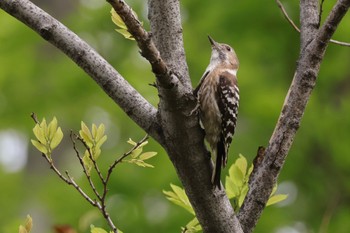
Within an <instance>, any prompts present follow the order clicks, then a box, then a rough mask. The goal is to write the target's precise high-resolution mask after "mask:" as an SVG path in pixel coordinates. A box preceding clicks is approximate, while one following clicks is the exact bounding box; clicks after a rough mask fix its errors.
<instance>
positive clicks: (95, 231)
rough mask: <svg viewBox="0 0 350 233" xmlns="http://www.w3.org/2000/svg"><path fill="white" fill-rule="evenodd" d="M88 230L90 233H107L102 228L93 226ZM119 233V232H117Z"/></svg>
mask: <svg viewBox="0 0 350 233" xmlns="http://www.w3.org/2000/svg"><path fill="white" fill-rule="evenodd" d="M90 228H91V229H90V230H91V233H108V232H107V231H105V230H104V229H102V228H99V227H95V226H94V225H91V226H90ZM118 232H119V231H118Z"/></svg>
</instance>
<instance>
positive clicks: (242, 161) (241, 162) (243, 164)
mask: <svg viewBox="0 0 350 233" xmlns="http://www.w3.org/2000/svg"><path fill="white" fill-rule="evenodd" d="M235 165H236V166H237V167H238V168H239V170H240V171H241V172H242V174H243V175H245V174H246V173H247V159H246V158H245V157H244V156H243V155H241V154H240V155H239V158H238V159H237V160H236V162H235Z"/></svg>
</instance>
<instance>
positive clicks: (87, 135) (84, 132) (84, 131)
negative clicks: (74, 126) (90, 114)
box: [79, 121, 93, 148]
mask: <svg viewBox="0 0 350 233" xmlns="http://www.w3.org/2000/svg"><path fill="white" fill-rule="evenodd" d="M79 134H80V137H82V138H83V139H84V141H85V143H86V144H87V145H88V147H90V148H91V147H92V145H93V139H92V135H91V132H90V130H89V128H88V127H87V126H86V124H85V123H84V122H83V121H82V122H81V130H79Z"/></svg>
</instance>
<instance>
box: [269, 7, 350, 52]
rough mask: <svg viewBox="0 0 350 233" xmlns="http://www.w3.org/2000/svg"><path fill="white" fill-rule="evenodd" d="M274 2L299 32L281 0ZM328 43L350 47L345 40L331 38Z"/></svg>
mask: <svg viewBox="0 0 350 233" xmlns="http://www.w3.org/2000/svg"><path fill="white" fill-rule="evenodd" d="M323 1H324V0H322V2H321V3H320V13H319V22H321V13H322V12H321V11H322V6H323ZM276 3H277V5H278V7H279V8H280V9H281V11H282V13H283V15H284V17H285V18H286V20H287V21H288V23H289V24H290V25H291V26H292V27H293V28H294V30H295V31H297V32H299V33H300V29H299V28H298V26H297V25H295V23H294V21H293V20H292V19H291V18H290V17H289V15H288V13H287V11H286V9H285V8H284V6H283V4H282V3H281V1H279V0H276ZM329 42H330V43H333V44H336V45H341V46H346V47H350V43H347V42H343V41H339V40H333V39H331V40H330V41H329Z"/></svg>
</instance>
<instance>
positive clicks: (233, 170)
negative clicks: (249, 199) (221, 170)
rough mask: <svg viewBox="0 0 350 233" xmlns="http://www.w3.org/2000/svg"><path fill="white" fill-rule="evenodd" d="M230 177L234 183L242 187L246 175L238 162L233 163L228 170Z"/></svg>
mask: <svg viewBox="0 0 350 233" xmlns="http://www.w3.org/2000/svg"><path fill="white" fill-rule="evenodd" d="M228 173H229V178H230V179H231V180H232V181H233V183H234V185H236V186H237V187H240V186H242V185H243V182H244V175H245V173H242V171H241V169H240V168H239V167H238V166H237V165H236V163H234V164H232V165H231V167H230V168H229V170H228Z"/></svg>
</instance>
